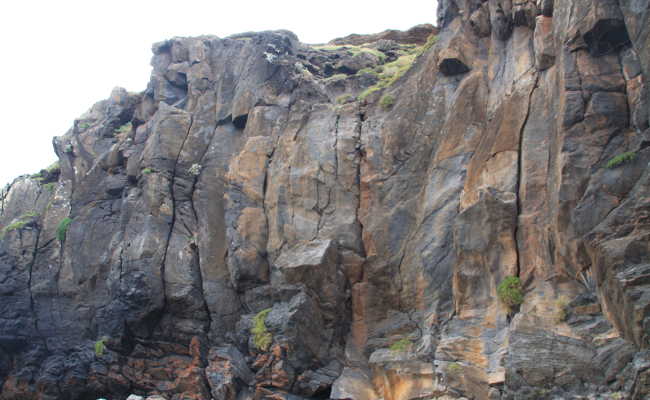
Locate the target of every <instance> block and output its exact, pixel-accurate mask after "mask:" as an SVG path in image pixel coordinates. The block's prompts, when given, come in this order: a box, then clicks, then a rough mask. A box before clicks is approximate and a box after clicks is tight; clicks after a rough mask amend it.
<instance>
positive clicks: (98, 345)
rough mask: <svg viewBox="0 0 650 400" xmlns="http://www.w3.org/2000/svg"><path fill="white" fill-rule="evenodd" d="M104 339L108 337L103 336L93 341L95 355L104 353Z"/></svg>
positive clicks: (99, 355)
mask: <svg viewBox="0 0 650 400" xmlns="http://www.w3.org/2000/svg"><path fill="white" fill-rule="evenodd" d="M106 340H108V339H107V338H105V337H103V338H101V339H99V340H98V341H96V342H95V355H96V356H97V357H101V356H103V355H104V350H105V349H106Z"/></svg>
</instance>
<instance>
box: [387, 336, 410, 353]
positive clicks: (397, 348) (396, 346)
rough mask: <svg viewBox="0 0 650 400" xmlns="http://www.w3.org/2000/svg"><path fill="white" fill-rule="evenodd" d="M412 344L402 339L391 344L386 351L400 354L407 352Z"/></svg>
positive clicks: (408, 340)
mask: <svg viewBox="0 0 650 400" xmlns="http://www.w3.org/2000/svg"><path fill="white" fill-rule="evenodd" d="M412 344H413V342H412V341H411V340H410V339H407V338H404V339H400V340H398V341H397V342H395V343H393V344H391V345H390V347H389V348H388V349H390V351H394V352H400V353H401V352H403V351H406V350H408V349H409V348H410V347H411V345H412Z"/></svg>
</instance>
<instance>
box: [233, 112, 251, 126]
mask: <svg viewBox="0 0 650 400" xmlns="http://www.w3.org/2000/svg"><path fill="white" fill-rule="evenodd" d="M246 121H248V114H244V115H240V116H238V117H235V119H233V120H232V124H233V125H235V128H237V129H244V128H246Z"/></svg>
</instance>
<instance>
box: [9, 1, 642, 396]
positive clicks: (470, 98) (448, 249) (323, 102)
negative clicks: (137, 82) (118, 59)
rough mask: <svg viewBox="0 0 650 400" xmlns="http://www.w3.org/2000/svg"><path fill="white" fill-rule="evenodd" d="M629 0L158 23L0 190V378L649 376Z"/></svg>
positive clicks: (428, 390) (275, 389) (121, 386)
mask: <svg viewBox="0 0 650 400" xmlns="http://www.w3.org/2000/svg"><path fill="white" fill-rule="evenodd" d="M649 7H650V3H649V2H648V1H647V0H619V1H615V0H566V1H547V0H537V1H533V0H501V1H497V0H487V1H481V0H440V1H439V2H438V25H439V28H434V27H433V26H430V25H421V26H417V27H414V28H413V29H411V30H409V31H407V32H396V31H387V32H383V33H380V34H374V35H367V36H363V35H351V36H348V37H346V38H341V39H337V40H335V41H333V42H332V43H330V44H329V45H326V46H308V45H305V44H302V43H300V42H299V40H298V38H297V37H296V36H295V35H294V34H292V33H291V32H287V31H274V32H261V33H245V34H240V35H235V36H232V37H228V38H217V37H214V36H203V37H197V38H174V39H170V40H167V41H164V42H161V43H157V44H155V45H154V46H153V49H152V50H153V58H152V66H153V72H152V76H151V80H150V83H149V85H148V88H147V90H145V91H144V92H143V93H129V92H127V91H125V90H123V89H115V90H114V91H113V93H111V95H110V97H109V98H108V99H107V100H104V101H101V102H99V103H97V104H95V105H94V106H93V107H92V108H91V109H90V110H89V111H88V112H87V113H86V114H84V115H82V116H81V117H80V118H79V119H78V120H76V121H75V122H74V125H73V127H72V128H71V129H70V130H69V131H68V132H67V133H66V134H65V135H63V136H60V137H57V138H55V139H54V142H53V145H54V149H55V151H56V154H57V155H58V157H59V165H58V166H53V167H51V168H48V169H44V170H43V171H41V172H40V173H39V174H37V175H35V176H25V177H21V178H18V179H16V180H15V181H14V182H13V183H12V184H11V185H9V186H8V187H7V188H5V189H4V190H3V191H2V193H1V195H0V228H1V229H2V238H1V239H0V310H1V311H2V312H1V313H0V385H1V387H2V391H1V394H0V399H2V400H9V399H15V400H31V399H39V400H41V399H42V400H56V399H71V400H76V399H80V400H81V399H96V398H110V399H126V398H127V396H129V395H130V394H133V395H135V396H143V397H146V396H154V395H160V396H164V398H166V399H167V400H181V399H210V398H212V399H215V400H218V399H227V400H247V399H251V400H252V399H255V400H258V399H275V400H278V399H284V400H301V399H329V398H331V399H339V400H344V399H353V400H379V399H384V400H416V399H420V400H421V399H431V398H462V397H464V398H467V399H489V400H494V399H545V398H562V399H571V398H577V396H583V397H582V398H586V397H589V396H591V397H592V398H630V399H645V398H648V396H650V352H649V351H648V346H649V344H650V315H649V310H650V288H649V286H648V282H650V200H649V199H650V169H648V163H649V162H650V130H649V129H648V127H649V121H648V117H649V114H648V110H649V105H648V91H647V84H646V79H647V77H648V74H649V73H650V50H649V49H650V45H649V44H650V42H649V41H650V39H649V38H650V36H649V33H648V32H649V29H650V28H649V26H650V24H649V22H650V21H648V19H649V14H648V13H649V12H650V11H649ZM432 15H433V10H432ZM507 282H515V283H516V284H514V286H513V287H507V286H504V283H507ZM513 299H514V300H513ZM598 396H600V397H598Z"/></svg>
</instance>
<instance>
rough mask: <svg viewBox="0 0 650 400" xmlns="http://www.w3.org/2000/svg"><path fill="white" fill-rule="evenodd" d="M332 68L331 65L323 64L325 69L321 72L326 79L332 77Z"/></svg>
mask: <svg viewBox="0 0 650 400" xmlns="http://www.w3.org/2000/svg"><path fill="white" fill-rule="evenodd" d="M334 72H335V70H334V67H333V66H332V64H325V69H324V70H323V73H324V74H325V77H326V78H329V77H330V76H332V75H334Z"/></svg>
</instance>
